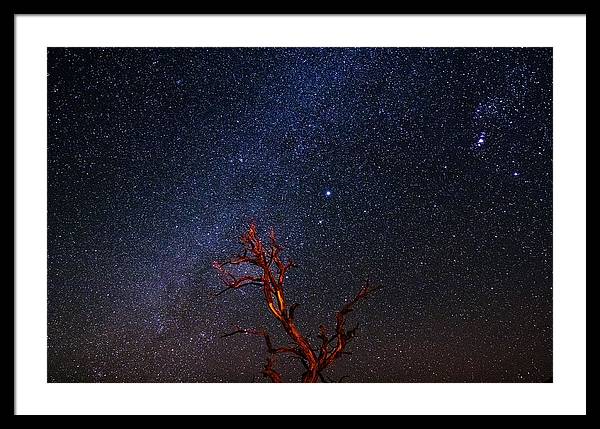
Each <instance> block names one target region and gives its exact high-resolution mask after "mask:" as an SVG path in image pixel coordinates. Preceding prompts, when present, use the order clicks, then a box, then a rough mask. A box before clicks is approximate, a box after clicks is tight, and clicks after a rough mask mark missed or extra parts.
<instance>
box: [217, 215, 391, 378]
mask: <svg viewBox="0 0 600 429" xmlns="http://www.w3.org/2000/svg"><path fill="white" fill-rule="evenodd" d="M240 241H241V244H242V246H243V252H242V254H240V255H238V256H236V257H234V258H232V259H229V260H227V261H224V262H215V263H214V264H213V266H214V267H215V268H216V269H217V270H218V271H219V273H220V274H221V277H222V279H223V282H224V284H225V289H223V290H222V291H221V292H219V293H218V294H217V295H220V294H221V293H223V292H225V291H227V290H229V289H240V288H242V287H244V286H257V287H262V290H263V294H264V297H265V301H266V303H267V308H268V310H269V312H270V313H271V314H272V315H273V316H274V317H275V318H276V319H277V320H278V321H279V322H280V324H281V326H282V327H283V329H284V331H285V332H286V334H287V335H288V337H289V338H290V340H291V342H292V343H293V344H294V346H291V347H290V346H288V347H273V344H272V342H271V338H270V336H269V334H268V333H267V331H265V330H253V329H242V328H239V327H236V330H235V331H233V332H231V333H229V334H225V335H223V336H222V338H225V337H229V336H231V335H234V334H248V335H258V336H262V337H264V339H265V342H266V345H267V350H268V352H269V358H268V359H267V363H266V366H265V369H264V370H263V375H264V376H265V377H269V378H270V379H271V380H272V381H273V382H281V381H282V377H281V375H280V374H279V373H278V372H277V371H276V370H275V369H274V365H275V359H276V355H278V354H281V353H289V354H292V355H294V356H296V357H297V358H299V359H300V361H301V362H302V364H303V365H304V367H305V369H306V371H305V372H304V374H303V375H302V381H303V382H307V383H314V382H317V381H318V380H321V381H325V379H324V377H323V375H322V374H321V373H322V371H323V370H324V369H325V368H327V367H329V366H330V365H331V364H332V363H333V362H334V361H335V360H336V359H338V358H339V357H340V356H341V355H342V354H347V352H345V348H346V345H347V344H348V342H349V341H350V340H351V339H352V338H353V337H354V336H355V334H356V329H357V328H358V326H356V327H354V328H352V329H350V330H346V327H345V325H346V317H347V316H348V314H349V313H350V312H351V311H352V310H353V307H354V305H355V304H356V303H357V302H359V301H360V300H362V299H364V298H366V297H367V296H368V295H370V294H371V293H373V292H374V291H376V290H378V289H380V287H373V286H371V284H370V283H369V282H368V281H367V284H366V285H365V286H364V287H363V288H362V289H361V290H360V291H359V292H358V294H357V295H356V296H355V297H354V298H353V299H352V300H351V301H349V302H348V303H346V304H345V305H344V306H343V307H342V309H341V310H340V311H339V312H338V313H337V314H336V329H335V335H333V336H332V337H329V335H328V333H327V329H326V327H325V326H323V325H321V326H320V327H319V334H318V338H319V339H320V340H321V344H320V347H319V348H318V351H316V349H314V348H313V346H312V345H311V344H310V342H309V341H308V339H307V338H306V337H305V336H304V335H303V334H302V333H301V332H300V329H299V328H298V326H297V325H296V322H295V320H294V313H295V310H296V308H297V307H298V304H292V305H291V306H288V304H287V301H286V298H285V293H284V289H283V285H284V282H285V279H286V274H287V272H288V270H289V269H290V268H292V267H294V266H296V265H295V264H294V263H293V262H291V261H288V262H285V261H283V260H282V258H281V253H282V251H283V248H282V247H281V246H280V245H279V243H278V242H277V239H276V237H275V232H274V231H273V230H271V232H270V234H269V244H268V246H266V247H265V246H264V245H263V243H262V241H261V240H260V238H259V237H258V235H257V233H256V225H255V224H251V225H250V228H249V229H248V231H247V232H246V233H244V234H243V235H242V237H241V239H240ZM241 265H247V266H249V267H254V268H255V269H256V268H258V271H259V272H260V275H259V274H256V275H241V276H239V275H235V274H234V273H232V272H231V271H230V267H232V266H241Z"/></svg>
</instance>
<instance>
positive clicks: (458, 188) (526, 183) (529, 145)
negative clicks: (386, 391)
mask: <svg viewBox="0 0 600 429" xmlns="http://www.w3.org/2000/svg"><path fill="white" fill-rule="evenodd" d="M252 220H255V221H256V222H257V224H258V229H259V232H260V233H261V234H262V235H263V236H266V232H267V230H268V228H269V227H270V226H273V227H274V228H275V231H276V232H277V233H278V237H279V239H280V241H281V243H282V244H283V245H284V246H285V248H286V250H285V254H284V255H287V256H289V257H291V258H293V259H294V260H295V261H296V262H297V263H298V264H299V266H298V267H297V268H295V269H292V270H291V271H290V272H289V277H288V280H287V281H286V290H287V294H288V299H289V301H290V302H299V303H300V304H301V306H300V307H299V308H298V310H297V312H296V313H297V316H296V318H297V321H298V323H299V325H300V327H301V329H303V331H304V333H305V334H306V335H308V336H309V337H310V339H311V340H312V341H314V344H315V345H318V340H317V337H316V335H317V333H318V332H317V328H318V326H319V324H321V323H325V324H328V326H329V327H330V328H331V329H332V328H333V326H334V316H335V312H336V311H337V310H339V309H340V307H341V306H342V305H343V304H344V301H345V299H348V298H351V297H352V296H354V294H355V293H356V292H357V291H358V289H359V288H360V286H361V285H362V283H363V281H364V279H365V278H366V277H367V276H369V277H370V279H371V281H372V282H373V283H375V284H377V285H384V286H385V287H384V289H382V290H380V291H378V292H377V293H376V294H374V295H373V296H371V297H369V298H368V299H367V300H365V301H362V302H361V303H359V304H358V306H357V307H356V311H355V312H353V313H352V315H351V316H350V318H349V323H350V324H353V323H354V322H360V324H361V328H360V332H359V335H358V337H357V338H355V339H354V340H353V342H351V343H350V345H349V347H348V351H351V352H352V354H351V355H345V356H343V357H342V358H341V359H340V360H338V361H337V362H336V364H335V365H334V366H333V367H331V369H328V370H327V374H326V375H328V376H330V377H331V378H333V379H339V378H340V377H342V376H347V378H346V379H345V381H346V382H545V381H549V380H551V378H552V50H551V49H549V48H526V49H525V48H514V49H488V48H485V49H473V48H468V49H421V48H410V49H409V48H402V49H388V48H385V49H376V48H357V49H354V48H335V49H334V48H326V49H317V48H310V49H308V48H285V49H284V48H269V49H267V48H257V49H247V48H222V49H216V48H213V49H203V48H198V49H191V48H176V49H170V48H164V49H152V48H140V49H133V48H110V49H104V48H102V49H101V48H94V49H88V48H73V49H64V48H50V49H48V381H50V382H253V381H254V382H266V381H267V379H265V378H263V377H262V376H261V374H260V372H261V370H262V368H263V367H264V362H265V359H266V357H267V351H266V347H265V344H264V341H262V340H261V339H260V338H257V337H253V336H244V335H235V336H231V337H227V338H220V336H221V335H222V334H224V333H228V332H231V330H232V327H231V326H232V324H237V325H240V326H242V327H246V328H261V327H264V328H267V329H268V330H269V331H270V333H271V335H272V336H273V339H274V343H276V345H284V344H286V343H285V342H284V340H285V334H283V333H282V332H281V329H280V328H279V326H278V324H277V323H276V321H275V320H274V319H273V317H272V316H271V315H270V314H268V312H267V310H266V304H265V302H264V298H263V295H262V291H261V290H260V289H251V288H246V289H243V290H237V291H236V290H234V291H229V292H228V293H225V294H223V295H220V296H219V297H216V298H215V297H214V294H215V292H217V291H219V290H221V289H222V284H221V283H220V281H219V278H218V275H217V273H216V272H215V271H214V269H213V268H212V266H211V263H212V261H214V260H223V259H225V258H227V257H229V256H233V255H234V254H235V253H237V251H238V250H239V249H240V245H239V241H238V239H239V236H240V235H241V234H242V233H243V232H244V231H245V229H246V228H247V227H248V224H249V223H250V221H252ZM277 366H278V369H279V371H280V372H281V373H282V375H283V376H284V379H285V380H286V381H297V380H298V378H299V376H300V374H301V373H302V372H303V369H302V367H301V366H300V365H299V364H298V363H297V362H294V361H291V360H286V358H285V357H280V359H279V360H278V365H277Z"/></svg>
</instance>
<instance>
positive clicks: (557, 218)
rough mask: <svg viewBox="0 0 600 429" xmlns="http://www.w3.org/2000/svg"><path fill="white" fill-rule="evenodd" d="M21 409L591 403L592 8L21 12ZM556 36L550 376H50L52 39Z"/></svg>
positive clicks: (312, 42) (427, 42) (498, 407)
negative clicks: (418, 380) (395, 12)
mask: <svg viewBox="0 0 600 429" xmlns="http://www.w3.org/2000/svg"><path fill="white" fill-rule="evenodd" d="M15 19H16V26H15V28H16V30H15V31H16V106H15V109H16V110H15V111H16V143H15V144H16V146H15V147H16V152H15V153H16V250H15V257H16V273H15V278H16V285H15V288H16V289H15V291H16V304H15V309H16V413H17V414H32V413H35V414H79V413H93V414H122V413H123V414H125V413H126V414H231V413H237V414H256V413H262V414H266V413H276V414H320V413H336V414H369V413H372V414H484V413H489V414H522V413H527V414H553V413H555V414H571V413H575V414H577V413H579V414H583V413H585V412H586V403H585V401H586V396H585V387H586V381H585V376H586V356H585V352H586V344H585V337H586V327H585V317H586V310H585V299H586V295H585V285H586V277H585V276H586V274H585V270H586V262H585V257H586V253H585V244H586V217H585V205H586V201H585V193H586V183H585V174H586V171H585V157H586V145H585V142H586V129H585V127H586V121H585V115H586V108H585V102H586V94H585V91H586V74H585V67H586V56H585V50H586V39H585V31H586V19H585V16H75V15H72V16H34V15H32V16H16V17H15ZM49 46H52V47H75V46H93V47H99V46H105V47H106V46H139V47H141V46H145V47H157V46H164V47H174V46H191V47H208V46H247V47H249V46H368V47H371V46H391V47H408V46H419V47H441V46H449V47H468V46H472V47H475V46H497V47H506V46H533V47H539V46H544V47H548V46H551V47H553V48H554V300H555V302H554V383H552V384H517V383H514V384H512V383H511V384H449V383H448V384H444V383H440V384H391V383H390V384H318V385H302V384H283V385H273V384H191V383H190V384H48V383H46V186H47V182H46V180H47V179H46V48H47V47H49Z"/></svg>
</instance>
